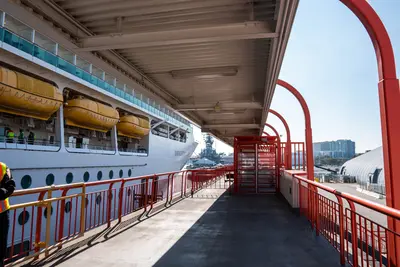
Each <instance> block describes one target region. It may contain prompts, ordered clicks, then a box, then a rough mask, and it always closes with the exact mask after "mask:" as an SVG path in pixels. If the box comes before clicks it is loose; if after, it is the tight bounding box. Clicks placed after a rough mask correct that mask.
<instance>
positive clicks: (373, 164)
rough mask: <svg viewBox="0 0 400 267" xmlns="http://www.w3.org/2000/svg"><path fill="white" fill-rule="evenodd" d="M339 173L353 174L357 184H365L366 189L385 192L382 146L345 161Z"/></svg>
mask: <svg viewBox="0 0 400 267" xmlns="http://www.w3.org/2000/svg"><path fill="white" fill-rule="evenodd" d="M339 174H341V175H349V176H353V177H355V178H356V180H357V183H358V184H360V185H366V186H367V187H366V189H368V190H371V191H375V192H377V193H380V194H385V172H384V169H383V151H382V147H378V148H376V149H374V150H371V151H369V152H366V153H364V154H363V155H361V156H358V157H356V158H354V159H351V160H349V161H347V162H345V163H344V164H343V166H342V167H341V168H340V172H339ZM363 188H365V186H364V187H363Z"/></svg>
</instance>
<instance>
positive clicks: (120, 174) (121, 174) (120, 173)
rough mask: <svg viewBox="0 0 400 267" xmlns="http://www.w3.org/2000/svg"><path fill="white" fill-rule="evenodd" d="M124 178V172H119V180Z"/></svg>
mask: <svg viewBox="0 0 400 267" xmlns="http://www.w3.org/2000/svg"><path fill="white" fill-rule="evenodd" d="M122 176H124V171H123V170H119V178H122Z"/></svg>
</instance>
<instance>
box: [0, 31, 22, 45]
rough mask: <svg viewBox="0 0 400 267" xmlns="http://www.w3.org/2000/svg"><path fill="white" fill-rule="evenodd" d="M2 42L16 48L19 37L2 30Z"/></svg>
mask: <svg viewBox="0 0 400 267" xmlns="http://www.w3.org/2000/svg"><path fill="white" fill-rule="evenodd" d="M4 42H5V43H7V44H9V45H11V46H14V47H15V48H18V45H19V37H18V36H17V35H15V34H12V33H11V32H9V31H4Z"/></svg>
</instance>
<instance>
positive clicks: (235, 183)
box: [233, 138, 239, 194]
mask: <svg viewBox="0 0 400 267" xmlns="http://www.w3.org/2000/svg"><path fill="white" fill-rule="evenodd" d="M238 154H239V151H238V147H237V139H236V138H234V139H233V188H234V190H233V192H234V193H235V194H237V193H238V191H239V186H238Z"/></svg>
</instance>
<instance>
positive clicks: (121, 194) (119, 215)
mask: <svg viewBox="0 0 400 267" xmlns="http://www.w3.org/2000/svg"><path fill="white" fill-rule="evenodd" d="M124 185H125V179H122V182H121V187H120V189H119V199H118V223H120V222H121V220H122V204H123V201H122V198H123V197H124ZM132 194H133V192H132Z"/></svg>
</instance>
